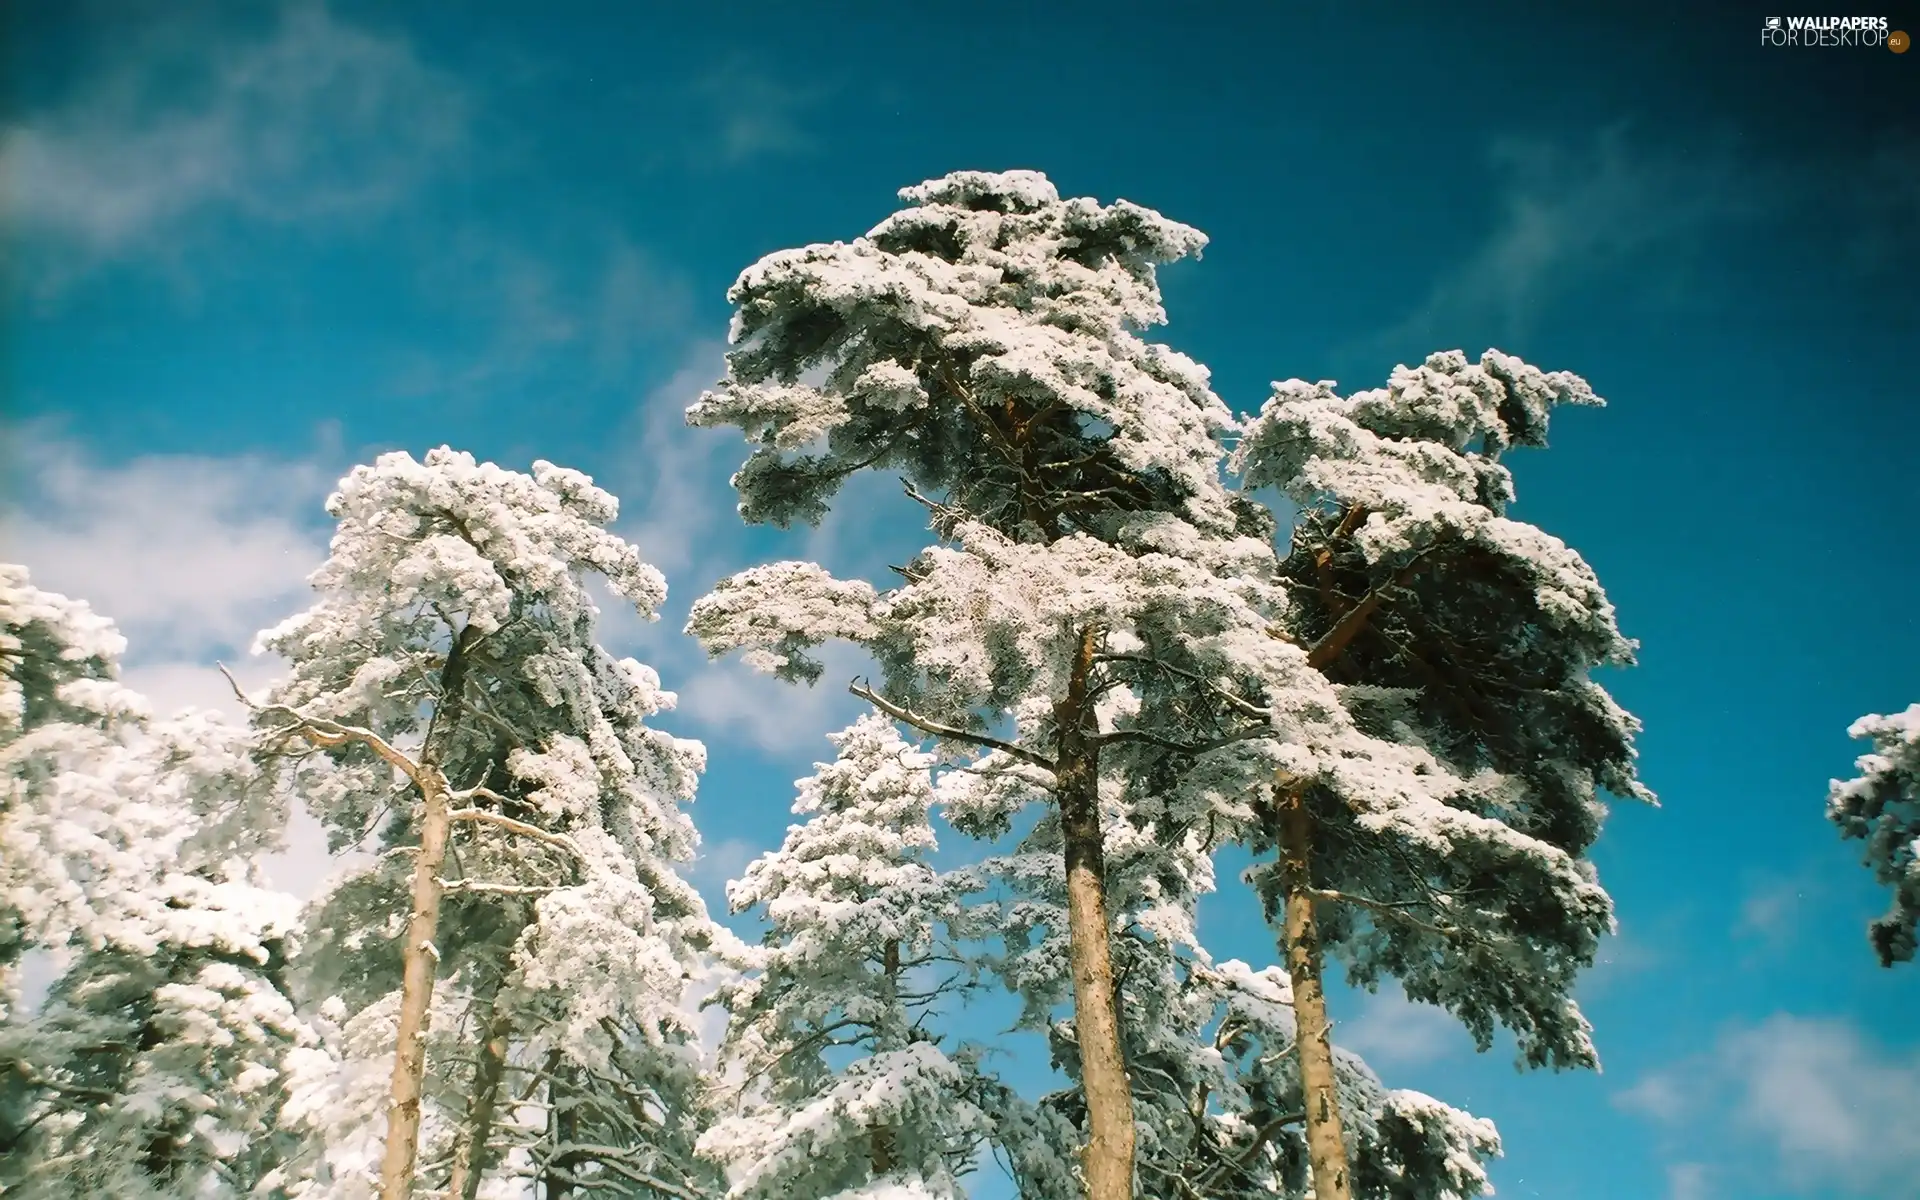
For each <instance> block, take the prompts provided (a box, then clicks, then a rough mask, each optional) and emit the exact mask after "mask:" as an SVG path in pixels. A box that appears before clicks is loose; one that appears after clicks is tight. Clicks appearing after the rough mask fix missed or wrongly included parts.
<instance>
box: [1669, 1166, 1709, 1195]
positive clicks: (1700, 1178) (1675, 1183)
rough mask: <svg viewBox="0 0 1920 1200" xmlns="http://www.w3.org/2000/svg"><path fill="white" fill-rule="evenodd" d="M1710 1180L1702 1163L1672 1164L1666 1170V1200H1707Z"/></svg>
mask: <svg viewBox="0 0 1920 1200" xmlns="http://www.w3.org/2000/svg"><path fill="white" fill-rule="evenodd" d="M1711 1178H1712V1173H1711V1172H1709V1171H1708V1170H1707V1168H1706V1166H1705V1164H1703V1163H1696V1162H1683V1163H1674V1164H1673V1165H1672V1166H1670V1167H1668V1168H1667V1200H1707V1197H1708V1196H1710V1195H1712V1192H1710V1191H1709V1190H1708V1184H1709V1181H1710V1180H1711Z"/></svg>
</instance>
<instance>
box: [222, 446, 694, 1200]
mask: <svg viewBox="0 0 1920 1200" xmlns="http://www.w3.org/2000/svg"><path fill="white" fill-rule="evenodd" d="M328 512H329V513H330V514H331V515H333V516H334V517H335V518H336V519H337V520H338V522H339V525H338V531H337V532H336V534H335V536H334V538H333V543H332V553H331V556H330V557H329V559H328V560H327V562H326V564H325V565H324V566H323V567H321V568H320V570H319V571H318V572H317V573H316V574H315V575H314V577H313V584H314V587H315V588H316V590H318V591H319V592H320V596H321V598H320V599H319V601H318V602H317V603H316V604H315V605H314V606H313V607H311V608H309V609H308V610H307V611H305V612H303V613H301V614H300V615H299V616H297V617H294V618H293V619H291V620H289V621H287V622H286V623H284V624H282V625H280V626H279V627H277V628H275V629H272V630H269V631H267V632H266V633H264V634H262V635H261V638H260V645H261V646H262V647H263V648H265V649H270V650H273V651H277V652H278V653H280V654H282V655H284V656H285V657H286V658H287V659H288V660H289V661H290V663H291V674H290V676H289V678H288V679H287V680H286V681H285V682H283V683H281V684H280V685H278V686H277V687H276V688H275V689H274V690H273V691H272V693H271V694H270V695H269V696H268V697H267V702H266V703H265V704H264V705H263V706H262V707H261V708H260V718H259V722H258V723H259V725H260V726H261V728H262V729H263V730H265V731H268V732H269V734H270V735H272V736H275V737H277V738H278V739H279V749H280V751H281V752H282V753H285V754H288V755H292V756H294V757H295V759H296V766H295V769H294V776H295V778H296V780H297V781H298V783H299V785H300V789H301V792H302V795H303V796H304V798H305V801H306V803H307V805H308V807H309V808H311V809H312V810H313V811H314V812H315V814H316V815H317V816H318V817H319V818H320V819H321V821H322V822H323V823H324V824H325V825H326V826H327V828H328V830H329V833H330V836H331V839H332V842H333V845H334V846H335V848H336V849H338V848H342V847H347V846H357V845H359V844H360V843H361V842H362V840H363V839H366V838H369V837H377V840H378V845H377V847H376V848H377V849H378V850H379V851H380V853H379V856H378V857H377V858H376V860H375V861H374V862H373V864H372V865H370V866H366V867H363V868H358V869H355V870H352V871H349V872H347V873H345V874H344V875H343V876H342V877H340V878H339V879H337V880H336V882H335V883H334V885H333V886H332V888H331V889H330V891H329V892H328V893H327V894H326V895H325V896H324V897H323V899H322V900H321V901H320V902H319V903H318V905H317V908H316V911H315V913H314V915H313V919H312V930H313V936H312V949H311V952H310V953H309V954H308V956H307V969H306V972H305V978H304V983H305V986H306V988H307V989H308V990H309V991H310V992H311V994H313V995H316V996H329V997H333V998H335V999H337V1001H338V1004H337V1005H336V1006H335V1007H336V1009H337V1018H336V1019H337V1022H338V1024H339V1026H340V1028H341V1029H342V1030H343V1036H344V1037H345V1040H346V1044H347V1046H348V1047H349V1049H350V1053H349V1054H348V1056H347V1059H346V1061H345V1062H344V1063H343V1064H342V1067H341V1070H342V1072H344V1075H343V1077H342V1078H341V1079H338V1080H326V1079H317V1080H316V1081H315V1082H314V1085H313V1089H312V1090H311V1091H310V1092H309V1093H308V1094H307V1095H308V1098H309V1099H308V1102H306V1103H303V1105H302V1107H301V1110H300V1119H301V1121H302V1122H303V1128H305V1129H306V1130H307V1132H308V1133H309V1134H310V1135H311V1136H312V1138H313V1140H314V1142H315V1143H316V1146H317V1147H318V1150H317V1160H316V1162H314V1163H313V1164H311V1165H310V1166H309V1167H308V1168H307V1171H306V1177H305V1179H304V1180H302V1181H301V1182H299V1183H298V1184H297V1185H296V1187H295V1190H296V1192H298V1193H299V1194H302V1195H316V1196H317V1195H323V1194H324V1195H327V1196H341V1197H345V1196H355V1195H361V1194H365V1191H366V1189H368V1188H370V1187H371V1186H372V1183H371V1177H372V1171H373V1168H374V1166H375V1165H376V1163H377V1161H378V1156H377V1154H374V1151H375V1150H377V1147H378V1145H379V1133H378V1130H377V1129H375V1130H373V1131H371V1132H369V1131H367V1130H364V1129H362V1130H361V1131H360V1132H353V1131H352V1130H351V1129H350V1128H349V1127H350V1126H352V1125H353V1121H352V1119H351V1118H352V1115H353V1114H354V1113H359V1114H361V1117H362V1118H363V1119H364V1121H367V1122H373V1123H375V1124H376V1125H381V1124H383V1123H384V1114H383V1110H382V1107H381V1105H380V1104H379V1103H378V1102H377V1100H376V1099H375V1091H374V1086H373V1084H372V1083H371V1082H370V1081H371V1080H374V1079H376V1078H380V1077H381V1076H382V1075H383V1073H384V1072H385V1071H388V1070H390V1069H391V1063H392V1054H393V1043H392V1040H391V1036H392V1035H393V1033H394V1031H395V1026H394V1025H393V1022H394V1020H395V1019H396V1016H395V1014H396V1013H397V1011H398V1010H397V1009H396V1008H394V1007H393V1006H394V1005H396V1003H397V1000H396V998H395V997H396V992H397V990H398V989H399V987H400V974H401V949H402V947H401V941H400V939H401V937H402V935H403V933H404V931H405V928H406V920H407V912H408V910H409V907H410V901H409V883H408V880H409V876H410V874H411V872H412V862H411V859H412V857H413V855H414V853H415V850H414V847H416V846H417V845H418V839H419V837H420V820H421V812H422V808H421V795H422V794H421V792H420V790H419V789H418V788H415V787H413V786H412V785H410V784H408V783H407V782H406V781H405V780H403V779H399V778H397V776H396V772H395V770H394V768H393V766H392V765H390V761H389V760H387V759H384V758H382V757H381V756H380V754H379V753H378V752H377V749H376V745H375V741H374V740H373V739H378V742H379V744H382V745H386V746H391V747H394V748H396V749H397V750H398V752H399V753H401V754H402V755H403V756H405V755H411V756H412V759H411V761H412V762H414V763H416V764H417V765H418V767H419V769H420V770H422V771H437V772H439V777H440V778H443V779H444V780H445V783H446V786H447V787H448V789H450V790H451V792H452V797H453V800H452V802H453V803H454V804H455V805H456V808H455V809H454V811H453V812H452V813H451V815H450V818H449V820H450V823H451V829H452V839H451V845H450V852H449V853H448V855H447V859H446V866H445V868H444V869H443V872H442V874H443V879H444V889H445V891H444V904H443V906H442V908H441V910H440V916H439V925H438V932H437V934H436V936H435V938H434V941H433V943H432V945H431V946H430V947H429V948H428V952H429V953H431V954H432V955H433V957H434V958H435V961H436V962H437V970H438V976H439V980H440V985H441V986H440V987H439V988H438V989H437V990H436V996H435V1002H434V1007H433V1010H432V1016H431V1018H430V1021H429V1026H428V1027H429V1037H428V1041H427V1051H426V1054H427V1084H426V1089H425V1093H426V1094H425V1098H424V1104H423V1109H424V1112H423V1117H422V1129H423V1133H422V1138H421V1146H422V1152H421V1154H420V1156H419V1159H418V1164H419V1168H418V1177H419V1178H420V1179H422V1180H423V1181H424V1182H425V1184H426V1185H428V1186H435V1187H444V1186H445V1182H446V1180H447V1179H448V1176H449V1173H450V1172H458V1171H461V1170H464V1171H465V1175H466V1178H467V1179H468V1180H469V1181H471V1182H469V1183H468V1184H467V1185H466V1186H467V1188H470V1189H471V1188H477V1189H479V1194H487V1193H488V1191H489V1189H490V1188H492V1187H494V1186H496V1185H495V1184H493V1183H488V1184H487V1186H485V1187H482V1186H481V1181H482V1177H485V1178H486V1179H488V1180H495V1179H500V1178H504V1177H506V1176H510V1175H514V1174H532V1175H535V1176H538V1177H539V1178H540V1179H542V1180H544V1181H545V1183H546V1185H547V1186H550V1187H551V1186H561V1187H565V1186H571V1185H572V1184H574V1183H579V1184H581V1185H585V1184H587V1183H591V1185H592V1186H593V1187H594V1188H595V1189H596V1190H597V1191H599V1192H601V1193H603V1194H613V1195H634V1196H652V1195H656V1194H675V1193H673V1191H672V1189H673V1188H676V1187H678V1188H684V1189H691V1190H693V1191H698V1190H700V1188H701V1187H702V1186H704V1181H705V1179H706V1176H705V1175H704V1174H703V1168H702V1167H701V1165H700V1163H699V1161H698V1160H697V1159H696V1157H695V1156H694V1155H693V1153H692V1143H693V1140H694V1138H695V1136H697V1133H698V1126H699V1122H700V1113H699V1100H698V1097H699V1093H700V1085H701V1080H700V1076H699V1063H698V1054H697V1049H696V1047H695V1045H694V1030H693V1028H692V1024H691V1020H690V1018H689V1016H688V1015H687V1013H686V1012H685V1011H684V1009H683V1006H682V1003H681V1000H682V996H683V993H684V991H685V989H686V988H687V986H688V983H689V980H690V979H691V978H692V977H693V976H694V975H695V973H696V972H698V971H699V970H700V969H701V961H702V960H701V952H702V951H703V949H704V948H706V947H708V946H709V945H710V944H711V943H712V942H713V939H714V938H715V936H716V927H715V926H714V924H713V923H712V922H711V920H710V919H709V918H708V916H707V914H706V911H705V909H704V906H703V904H702V903H701V901H700V898H699V896H698V894H697V893H696V892H695V891H694V889H693V888H692V887H691V886H690V885H689V884H688V883H687V882H686V881H685V880H684V879H682V878H681V876H680V874H679V865H680V864H682V863H684V862H686V861H687V860H689V859H690V858H691V856H692V854H693V851H694V848H695V843H696V837H695V833H694V829H693V825H692V823H691V821H690V819H689V817H688V815H687V813H686V812H685V811H684V808H683V806H684V805H685V804H686V803H688V802H689V801H691V800H692V799H693V795H694V788H695V784H696V781H697V778H698V775H699V773H700V771H701V770H702V769H703V767H704V763H705V751H704V749H703V748H702V747H701V746H700V744H699V743H697V742H691V741H685V740H682V739H678V738H674V737H671V736H669V735H667V734H665V733H663V732H661V731H659V730H656V729H653V728H650V727H649V726H648V724H647V721H648V719H649V718H651V717H653V716H654V715H655V714H656V713H659V712H661V711H664V710H666V709H668V708H670V707H671V706H672V705H673V703H674V696H673V693H671V692H669V691H666V690H664V689H663V688H662V687H661V684H660V680H659V677H658V676H657V675H656V674H655V673H654V672H653V670H651V669H650V668H648V667H646V666H643V665H642V664H640V663H638V662H635V661H634V660H632V659H617V658H615V657H613V656H612V655H611V654H609V653H608V652H607V651H606V650H604V649H603V648H602V647H601V646H600V645H599V644H598V643H597V642H596V641H595V640H594V618H595V615H596V609H595V607H594V604H593V602H592V600H591V599H590V598H589V595H588V592H587V590H586V586H585V578H586V576H587V575H588V574H593V575H597V576H599V577H600V578H601V579H602V580H603V581H604V582H605V584H606V586H607V587H608V589H609V590H610V591H611V592H612V593H613V594H614V595H616V596H618V597H619V598H621V599H622V600H625V601H626V602H628V603H631V604H633V605H634V606H635V607H636V608H638V609H639V610H640V611H641V612H642V613H643V614H645V615H647V616H649V617H651V616H653V614H654V610H655V609H656V608H657V607H658V605H659V604H660V602H661V600H662V599H663V598H664V596H665V590H666V589H665V583H664V581H663V580H662V579H661V577H660V574H659V573H658V572H657V571H655V570H654V569H653V568H652V567H650V566H648V565H647V564H645V563H644V562H642V561H641V559H640V557H639V554H638V552H637V551H636V550H635V549H634V547H633V546H631V545H629V544H628V543H626V542H624V541H622V540H621V539H620V538H618V537H617V536H615V535H614V534H612V533H610V532H608V531H607V529H606V528H605V526H606V525H607V524H608V523H609V522H611V521H612V520H613V519H614V518H615V516H616V514H617V502H616V501H615V499H614V498H613V497H612V496H611V495H609V494H608V493H607V492H605V491H603V490H601V489H600V488H598V487H595V486H594V485H593V483H592V481H591V480H589V479H588V478H587V477H586V476H584V475H581V474H579V473H577V472H574V471H570V470H566V469H563V468H560V467H556V466H553V465H552V464H550V463H544V462H542V463H537V464H535V466H534V469H533V473H532V474H531V475H526V474H521V473H517V472H513V471H508V470H504V469H502V468H500V467H497V466H494V465H492V464H483V463H476V462H475V461H474V459H473V458H472V457H471V456H469V455H467V454H464V453H457V452H454V451H452V450H448V449H444V448H443V449H440V450H435V451H433V452H431V453H429V454H428V455H427V456H426V458H425V460H424V461H416V460H415V459H413V458H411V457H410V456H408V455H406V454H388V455H384V456H382V457H381V458H380V459H379V461H378V462H376V463H375V464H374V465H372V466H363V467H359V468H356V469H355V470H354V471H353V472H352V473H351V474H350V475H348V476H347V478H346V479H344V480H343V481H342V482H341V484H340V486H339V489H338V491H336V492H335V493H334V495H333V496H332V497H331V498H330V499H329V501H328ZM303 730H304V731H306V732H307V733H309V734H312V733H317V731H320V730H331V731H334V732H333V733H332V734H327V733H318V736H305V735H303V734H302V731H303ZM340 731H347V732H345V733H341V732H340ZM316 741H317V742H320V743H321V744H322V745H323V746H325V747H326V748H325V749H324V750H323V751H313V752H308V751H306V750H305V748H306V747H307V745H308V744H309V743H311V742H316ZM382 1030H384V1036H386V1037H387V1039H388V1040H386V1041H385V1042H383V1041H382V1037H383V1034H382V1032H381V1031H382ZM383 1064H384V1065H383ZM356 1080H357V1081H359V1082H354V1081H356ZM327 1097H332V1099H331V1100H328V1099H327ZM370 1155H371V1157H370ZM463 1156H464V1159H463ZM462 1162H464V1166H461V1165H459V1164H461V1163H462ZM502 1186H504V1185H502ZM523 1186H524V1185H523Z"/></svg>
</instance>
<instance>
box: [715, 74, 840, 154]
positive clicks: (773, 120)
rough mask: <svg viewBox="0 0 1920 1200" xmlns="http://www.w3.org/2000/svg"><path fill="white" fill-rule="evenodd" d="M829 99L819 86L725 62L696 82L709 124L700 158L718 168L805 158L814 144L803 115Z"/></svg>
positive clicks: (827, 90)
mask: <svg viewBox="0 0 1920 1200" xmlns="http://www.w3.org/2000/svg"><path fill="white" fill-rule="evenodd" d="M828 94H829V89H827V88H825V87H822V86H820V85H818V84H812V85H802V84H796V83H793V82H791V81H789V80H786V79H783V78H782V77H781V76H780V75H779V74H778V73H777V72H776V71H775V70H774V69H773V68H772V67H771V66H769V65H768V64H766V63H763V62H759V61H755V60H751V59H748V58H745V57H736V58H732V59H729V60H727V61H726V62H724V63H722V64H721V65H720V66H719V67H717V68H715V69H714V70H713V71H711V72H709V73H708V74H706V75H705V76H703V77H701V78H700V79H699V80H698V81H697V82H696V83H695V85H694V95H695V97H696V98H697V99H698V101H699V102H700V104H701V106H702V107H703V108H704V109H705V110H706V112H707V116H708V120H709V121H710V122H711V126H710V133H709V134H708V138H709V140H708V141H707V143H706V144H705V146H704V147H703V150H704V154H703V157H709V158H711V159H712V160H713V161H715V162H718V163H719V164H720V165H722V166H728V167H731V166H738V165H740V164H741V163H745V162H749V161H751V160H754V159H759V158H768V157H775V156H781V157H784V156H790V155H796V154H804V153H806V152H807V151H809V150H811V149H813V148H814V146H815V145H816V142H815V139H814V137H813V135H812V134H811V133H810V132H808V130H807V128H806V124H805V119H806V116H807V113H808V111H809V110H810V109H812V108H814V107H815V106H817V105H818V104H819V103H820V102H821V101H822V100H824V99H825V98H826V97H827V95H828Z"/></svg>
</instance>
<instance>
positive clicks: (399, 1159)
mask: <svg viewBox="0 0 1920 1200" xmlns="http://www.w3.org/2000/svg"><path fill="white" fill-rule="evenodd" d="M472 641H473V637H472V634H471V631H470V630H462V631H461V632H460V633H459V634H458V635H457V636H456V637H455V638H454V644H453V647H452V649H451V650H450V651H449V652H448V654H447V664H446V666H445V668H443V669H442V670H441V672H440V703H439V707H438V708H436V709H435V710H434V715H433V721H432V722H431V723H430V724H429V726H428V728H427V739H426V746H425V747H424V748H423V749H422V750H421V754H420V773H419V786H420V850H419V853H418V854H417V855H415V857H414V860H413V913H412V916H411V917H410V919H409V920H408V921H407V940H406V946H405V949H404V950H403V951H402V952H401V953H402V957H401V974H400V1028H399V1030H398V1036H397V1037H396V1038H395V1045H394V1055H393V1083H392V1086H391V1090H390V1091H389V1093H388V1096H389V1099H388V1108H387V1145H386V1153H385V1154H384V1156H383V1157H382V1158H381V1161H380V1200H410V1198H411V1197H412V1195H413V1169H414V1161H415V1159H416V1158H417V1157H418V1155H419V1151H420V1096H421V1092H422V1089H423V1084H424V1080H425V1078H426V1068H427V1021H428V1017H429V1014H430V1011H431V1008H432V1005H433V981H434V976H435V975H436V974H437V973H438V971H439V966H440V964H439V961H438V952H437V950H436V949H435V948H434V946H433V939H434V935H435V933H436V932H437V931H438V929H439V924H440V897H441V893H442V891H443V890H444V889H443V888H442V887H441V884H440V868H441V867H442V866H443V865H444V864H445V862H446V858H447V834H448V830H449V828H450V822H449V820H448V815H447V814H448V812H449V811H450V808H449V801H448V799H447V777H446V776H445V775H444V774H443V773H442V772H441V769H440V760H441V749H442V746H443V745H444V743H445V740H446V735H447V734H448V733H451V731H452V730H453V728H454V726H455V724H456V722H457V721H458V719H459V711H460V707H461V696H462V693H463V690H464V689H465V687H466V651H467V647H468V645H469V644H470V643H471V642H472Z"/></svg>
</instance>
